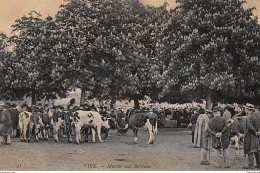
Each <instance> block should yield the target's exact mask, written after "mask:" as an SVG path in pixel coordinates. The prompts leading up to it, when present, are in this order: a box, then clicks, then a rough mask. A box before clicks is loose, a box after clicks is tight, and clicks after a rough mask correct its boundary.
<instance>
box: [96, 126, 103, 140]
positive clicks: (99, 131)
mask: <svg viewBox="0 0 260 173" xmlns="http://www.w3.org/2000/svg"><path fill="white" fill-rule="evenodd" d="M97 134H98V140H99V142H101V143H103V140H102V138H101V126H100V127H97Z"/></svg>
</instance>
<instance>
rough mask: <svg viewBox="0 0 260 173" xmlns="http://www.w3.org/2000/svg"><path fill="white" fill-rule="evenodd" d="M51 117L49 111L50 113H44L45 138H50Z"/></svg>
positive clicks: (43, 131)
mask: <svg viewBox="0 0 260 173" xmlns="http://www.w3.org/2000/svg"><path fill="white" fill-rule="evenodd" d="M51 115H52V114H51ZM51 118H52V117H51V116H50V114H49V112H48V113H46V112H45V113H43V114H42V134H43V138H44V139H48V138H49V134H50V126H51Z"/></svg>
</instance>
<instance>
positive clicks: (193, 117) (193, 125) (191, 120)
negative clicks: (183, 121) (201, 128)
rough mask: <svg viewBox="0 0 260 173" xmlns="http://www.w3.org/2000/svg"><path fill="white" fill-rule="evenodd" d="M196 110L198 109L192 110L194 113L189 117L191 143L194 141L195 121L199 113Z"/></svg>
mask: <svg viewBox="0 0 260 173" xmlns="http://www.w3.org/2000/svg"><path fill="white" fill-rule="evenodd" d="M197 111H198V109H196V110H195V111H194V114H193V115H192V116H191V118H190V124H191V136H192V143H194V133H195V127H196V122H197V119H198V117H199V115H200V114H199V113H198V112H197Z"/></svg>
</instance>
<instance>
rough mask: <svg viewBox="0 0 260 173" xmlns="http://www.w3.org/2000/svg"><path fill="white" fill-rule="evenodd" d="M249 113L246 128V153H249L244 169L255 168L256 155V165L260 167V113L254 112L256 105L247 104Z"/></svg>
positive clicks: (246, 110)
mask: <svg viewBox="0 0 260 173" xmlns="http://www.w3.org/2000/svg"><path fill="white" fill-rule="evenodd" d="M245 112H246V114H247V119H246V130H245V139H244V154H248V165H247V166H245V167H244V169H254V168H255V165H254V156H255V159H256V167H257V168H260V162H259V150H260V146H259V137H260V113H259V112H256V113H255V112H254V105H251V104H246V109H245Z"/></svg>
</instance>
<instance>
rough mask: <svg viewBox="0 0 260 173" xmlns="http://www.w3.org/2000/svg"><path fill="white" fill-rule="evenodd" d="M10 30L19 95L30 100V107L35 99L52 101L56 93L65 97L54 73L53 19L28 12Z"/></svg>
mask: <svg viewBox="0 0 260 173" xmlns="http://www.w3.org/2000/svg"><path fill="white" fill-rule="evenodd" d="M12 27H13V35H12V36H11V38H10V42H11V43H12V45H13V47H14V48H13V53H14V56H13V62H14V67H15V71H16V76H17V78H18V80H17V85H18V86H19V88H22V89H23V92H22V93H23V94H24V95H25V96H27V97H31V98H32V105H34V104H36V101H37V100H41V99H47V100H49V99H55V98H56V95H57V94H58V95H60V96H63V97H64V96H65V93H66V90H67V89H66V87H64V86H63V83H62V80H61V79H60V78H58V77H57V76H56V74H54V69H55V68H56V62H55V61H53V60H54V58H55V56H56V53H55V52H54V46H55V45H56V42H55V38H54V36H53V32H54V31H55V30H56V25H55V23H54V22H53V19H52V17H50V16H48V17H47V18H46V19H42V18H41V15H40V14H39V13H37V12H36V11H31V12H30V13H29V14H28V16H23V17H22V18H18V19H17V20H16V21H15V24H14V25H13V26H12Z"/></svg>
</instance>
